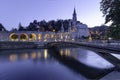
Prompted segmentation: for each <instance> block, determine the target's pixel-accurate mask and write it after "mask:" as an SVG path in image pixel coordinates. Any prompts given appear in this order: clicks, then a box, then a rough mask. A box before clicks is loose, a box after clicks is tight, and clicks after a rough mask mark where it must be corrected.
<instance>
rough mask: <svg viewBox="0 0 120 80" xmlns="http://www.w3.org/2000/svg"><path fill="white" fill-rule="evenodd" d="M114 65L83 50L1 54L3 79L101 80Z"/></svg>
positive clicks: (64, 49) (8, 52)
mask: <svg viewBox="0 0 120 80" xmlns="http://www.w3.org/2000/svg"><path fill="white" fill-rule="evenodd" d="M113 68H114V66H113V65H112V64H111V63H109V62H108V61H106V60H105V59H104V58H102V57H101V56H99V55H98V53H97V52H93V51H90V50H87V49H83V48H63V49H58V50H55V49H21V50H3V51H0V80H88V79H99V78H101V77H103V76H105V75H107V74H108V73H109V72H111V71H112V69H113Z"/></svg>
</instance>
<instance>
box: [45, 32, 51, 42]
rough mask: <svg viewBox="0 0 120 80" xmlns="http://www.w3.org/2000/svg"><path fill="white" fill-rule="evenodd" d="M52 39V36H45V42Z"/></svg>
mask: <svg viewBox="0 0 120 80" xmlns="http://www.w3.org/2000/svg"><path fill="white" fill-rule="evenodd" d="M50 38H51V37H50V34H45V36H44V41H45V42H46V41H48V40H49V39H50Z"/></svg>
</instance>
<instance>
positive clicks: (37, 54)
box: [0, 49, 50, 62]
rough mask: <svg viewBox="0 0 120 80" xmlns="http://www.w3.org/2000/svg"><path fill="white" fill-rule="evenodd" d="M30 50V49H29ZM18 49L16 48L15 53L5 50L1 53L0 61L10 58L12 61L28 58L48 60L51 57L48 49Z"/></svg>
mask: <svg viewBox="0 0 120 80" xmlns="http://www.w3.org/2000/svg"><path fill="white" fill-rule="evenodd" d="M29 51H30V50H29ZM29 51H27V50H26V52H25V51H18V52H16V50H14V51H13V52H14V54H13V53H12V54H11V53H9V51H3V52H1V54H0V61H6V60H9V61H10V62H13V61H18V60H28V59H32V60H33V59H40V58H41V59H44V60H47V59H48V57H49V58H50V56H49V54H48V52H47V49H44V50H39V51H37V50H36V51H30V52H29Z"/></svg>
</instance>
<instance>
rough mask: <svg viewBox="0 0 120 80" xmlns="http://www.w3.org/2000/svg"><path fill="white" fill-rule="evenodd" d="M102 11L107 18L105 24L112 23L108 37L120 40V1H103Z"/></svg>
mask: <svg viewBox="0 0 120 80" xmlns="http://www.w3.org/2000/svg"><path fill="white" fill-rule="evenodd" d="M100 10H101V11H102V12H103V15H104V17H105V23H108V22H111V26H110V27H109V29H108V30H109V31H108V34H109V35H108V36H110V37H113V38H114V39H120V0H102V1H101V3H100Z"/></svg>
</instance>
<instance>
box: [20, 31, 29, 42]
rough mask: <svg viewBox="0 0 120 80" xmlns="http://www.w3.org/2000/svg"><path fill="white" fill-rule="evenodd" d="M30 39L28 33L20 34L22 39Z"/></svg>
mask: <svg viewBox="0 0 120 80" xmlns="http://www.w3.org/2000/svg"><path fill="white" fill-rule="evenodd" d="M27 40H28V34H26V33H21V34H20V41H27Z"/></svg>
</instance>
